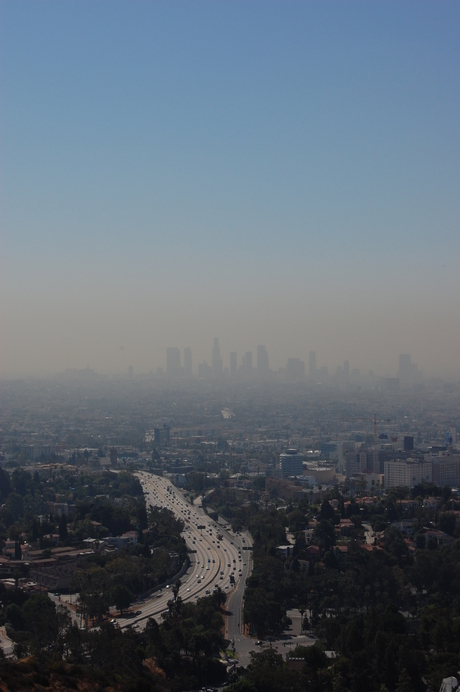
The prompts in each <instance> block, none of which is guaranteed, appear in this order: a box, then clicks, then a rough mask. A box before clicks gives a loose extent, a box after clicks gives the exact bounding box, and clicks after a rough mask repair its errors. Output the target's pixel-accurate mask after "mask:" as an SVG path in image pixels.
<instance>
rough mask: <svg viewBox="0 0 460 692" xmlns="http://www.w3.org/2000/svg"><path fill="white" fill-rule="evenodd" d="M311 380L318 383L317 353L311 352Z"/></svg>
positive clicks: (309, 362)
mask: <svg viewBox="0 0 460 692" xmlns="http://www.w3.org/2000/svg"><path fill="white" fill-rule="evenodd" d="M308 365H309V374H310V380H311V381H312V382H316V378H317V372H316V351H310V356H309V359H308Z"/></svg>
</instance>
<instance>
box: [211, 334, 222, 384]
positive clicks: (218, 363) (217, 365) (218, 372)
mask: <svg viewBox="0 0 460 692" xmlns="http://www.w3.org/2000/svg"><path fill="white" fill-rule="evenodd" d="M222 373H223V367H222V358H221V355H220V347H219V339H218V338H217V337H215V338H214V344H213V347H212V374H213V375H214V377H222Z"/></svg>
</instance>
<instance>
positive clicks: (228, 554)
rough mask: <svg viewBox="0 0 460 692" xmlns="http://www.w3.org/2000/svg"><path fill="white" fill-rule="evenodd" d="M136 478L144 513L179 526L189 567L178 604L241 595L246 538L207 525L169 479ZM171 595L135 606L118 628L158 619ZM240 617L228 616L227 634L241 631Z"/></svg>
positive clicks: (246, 559) (205, 518)
mask: <svg viewBox="0 0 460 692" xmlns="http://www.w3.org/2000/svg"><path fill="white" fill-rule="evenodd" d="M136 475H137V476H138V478H139V480H140V482H141V484H142V487H143V490H144V496H145V503H146V507H147V509H148V508H149V507H150V506H157V507H164V508H167V509H169V510H170V511H171V512H173V513H174V514H175V516H176V517H177V518H180V519H182V521H183V522H184V531H183V536H184V538H185V541H186V544H187V547H188V549H189V555H190V567H189V568H188V570H187V571H186V572H185V574H184V575H183V576H182V577H181V587H180V590H179V595H180V597H181V598H182V600H183V601H189V600H196V599H197V598H200V597H202V596H206V595H210V594H211V593H212V592H213V590H214V589H216V588H217V587H220V589H221V590H222V591H223V592H224V593H225V594H235V593H236V592H240V591H241V592H242V590H243V587H244V581H245V579H246V577H247V575H248V573H249V569H250V550H249V548H250V546H249V545H248V542H249V539H248V537H247V536H245V535H242V534H239V533H233V532H231V531H230V530H229V528H226V527H225V528H224V527H222V526H220V525H219V524H217V523H216V522H214V521H212V520H211V519H210V518H209V517H208V516H207V514H206V513H205V512H204V511H203V509H202V507H201V506H200V505H198V504H196V505H195V504H190V502H188V501H187V500H186V499H185V498H184V496H183V494H182V492H181V491H180V490H178V489H177V488H176V487H175V486H174V485H172V483H171V481H170V480H169V479H167V478H164V477H161V476H156V475H154V474H151V473H147V472H139V473H138V474H136ZM171 589H172V584H171V585H168V586H166V587H164V588H163V589H161V590H158V591H155V592H154V593H153V594H152V595H151V596H150V597H149V598H148V599H147V600H145V601H140V602H138V603H137V604H136V606H135V607H137V608H138V610H136V611H135V612H136V615H135V617H134V618H133V617H128V618H119V619H118V621H117V622H118V624H119V625H120V627H128V626H133V625H134V626H135V627H136V628H137V627H140V626H142V625H145V623H146V621H147V619H148V618H149V617H157V616H159V615H161V613H162V612H164V611H166V610H167V609H168V608H167V603H168V601H169V600H170V599H171V598H172V597H173V596H172V591H171ZM241 596H242V593H241ZM232 600H233V599H232V598H231V599H230V602H231V601H232ZM239 600H240V599H238V601H239ZM240 614H241V606H239V607H238V608H237V612H235V613H234V614H233V616H231V619H232V620H235V621H236V622H232V625H233V626H232V628H231V629H232V630H233V631H235V630H237V631H242V622H241V616H240Z"/></svg>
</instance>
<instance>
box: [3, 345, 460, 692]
mask: <svg viewBox="0 0 460 692" xmlns="http://www.w3.org/2000/svg"><path fill="white" fill-rule="evenodd" d="M177 353H178V350H176V349H168V351H167V354H166V368H165V371H161V370H160V371H157V372H156V373H152V374H150V375H135V374H134V372H133V369H132V368H129V369H128V372H127V374H126V375H123V376H122V375H120V376H118V377H114V376H111V377H107V376H99V375H98V374H97V373H96V372H94V371H93V370H91V369H90V368H87V369H84V370H79V371H78V370H69V371H66V372H65V373H63V374H61V375H57V376H55V377H49V378H46V379H43V380H39V379H35V380H16V381H3V382H2V384H1V400H2V404H1V418H2V429H1V438H0V443H1V447H0V453H1V457H0V461H1V466H2V468H1V470H0V481H1V483H0V491H1V502H2V507H1V509H0V529H1V539H2V555H1V557H0V575H1V584H2V586H1V587H0V591H1V594H2V595H1V602H2V610H1V611H0V617H1V618H2V628H1V630H0V632H1V633H2V638H1V645H2V648H3V654H4V657H5V659H4V660H5V661H8V660H9V661H14V660H15V659H17V660H18V664H19V663H20V662H21V661H22V660H29V659H27V658H26V659H24V656H26V655H27V654H29V655H30V654H31V653H33V652H36V651H37V650H40V651H42V652H45V653H46V655H47V656H48V655H49V656H51V658H52V660H61V661H62V662H63V665H64V664H65V665H64V668H63V669H62V671H64V669H65V671H66V673H65V675H71V673H70V672H69V671H70V670H71V669H75V670H77V669H78V671H79V674H78V677H80V676H81V675H83V673H82V671H85V669H86V673H85V675H87V676H89V677H88V680H87V684H90V685H91V684H95V681H94V680H95V679H94V680H92V682H90V680H91V675H93V673H94V666H95V665H96V666H98V667H99V668H100V670H101V671H105V672H104V673H102V672H101V675H102V676H105V677H103V680H104V682H103V684H104V685H105V687H106V688H107V687H111V686H114V687H113V688H114V689H117V684H118V685H121V686H122V688H123V689H139V690H141V689H165V690H169V689H171V690H181V689H184V690H186V689H197V688H198V687H199V686H203V685H204V687H205V688H206V689H207V688H210V689H211V688H212V689H214V687H215V688H218V687H221V686H222V685H225V686H229V688H230V689H232V690H240V689H241V690H245V689H256V690H259V689H260V690H263V689H279V690H283V689H289V690H291V689H299V690H300V689H305V685H307V687H306V689H312V690H333V689H337V685H338V686H339V688H340V689H343V690H358V689H364V686H365V685H368V686H370V687H369V689H380V688H381V689H382V690H383V689H388V690H391V689H413V690H438V689H439V688H440V687H441V685H442V684H447V683H445V682H444V683H443V680H444V681H445V680H446V679H448V678H449V675H451V676H454V675H455V674H456V672H457V670H456V666H457V667H458V663H457V661H458V658H457V656H458V654H457V653H456V646H457V644H456V642H457V639H456V636H457V635H456V631H457V624H456V616H455V608H456V605H455V604H456V603H457V602H460V601H459V600H458V599H459V598H460V581H459V580H458V576H457V575H458V560H459V557H458V546H459V545H460V490H459V487H460V448H458V447H457V421H458V420H459V416H460V383H459V382H455V381H453V380H451V381H443V380H428V379H424V378H423V376H422V374H421V372H420V371H419V370H418V368H417V367H413V364H412V363H411V359H410V356H408V355H406V354H404V355H402V356H400V357H399V365H398V370H397V373H395V377H389V378H386V377H377V376H372V375H371V374H369V375H368V376H367V377H363V378H358V376H357V375H356V374H355V375H353V371H350V370H349V366H348V363H347V362H345V363H344V365H343V366H342V368H338V369H337V373H336V374H335V375H331V376H328V377H326V378H325V379H324V372H323V373H322V374H321V371H318V370H316V367H315V354H314V353H310V360H309V366H310V367H309V371H308V373H305V371H304V367H300V366H298V365H297V366H296V367H297V370H296V371H295V372H296V375H297V377H294V375H292V376H291V375H290V374H289V363H291V362H292V361H289V362H288V366H287V368H286V370H285V371H283V372H278V373H273V372H271V371H270V369H269V368H268V356H267V353H266V350H265V349H264V348H263V347H259V348H258V349H257V360H256V363H255V367H254V368H253V369H252V370H244V371H241V369H238V370H236V371H233V373H232V371H231V368H230V369H228V370H227V369H225V368H223V365H222V358H221V356H220V350H219V342H218V340H217V339H215V340H214V343H213V348H212V365H211V366H208V368H209V369H208V370H207V371H206V374H205V375H203V370H204V368H203V367H202V366H200V368H199V372H198V373H195V372H194V371H193V369H192V371H191V373H188V372H187V371H186V369H184V366H182V364H181V361H180V358H179V357H178V356H177ZM179 356H180V352H179ZM187 357H188V358H190V354H189V356H187V351H186V352H185V363H186V362H187ZM232 360H233V356H231V359H230V364H231V362H232ZM248 361H249V362H250V358H249V356H248V354H245V356H244V358H243V365H244V363H245V362H246V364H247V363H248ZM298 362H300V363H301V365H302V366H303V363H302V361H298ZM296 363H297V361H296ZM291 368H292V366H291ZM447 565H449V567H447ZM446 570H447V572H446ZM44 599H45V600H44ZM184 627H185V628H186V629H187V628H189V630H187V632H186V631H185V630H183V628H184ZM357 627H358V628H359V629H361V630H362V631H368V637H369V638H370V639H369V640H366V641H363V642H361V644H360V645H359V648H358V649H357V644H356V641H355V635H353V637H352V639H351V640H348V637H350V636H352V635H351V632H353V631H354V628H357ZM37 628H38V629H37ZM190 628H191V629H190ZM171 631H174V632H175V634H174V636H173V638H172V639H171V636H172V635H171ZM459 631H460V630H459ZM348 632H349V633H350V634H348ZM168 633H169V634H168ZM373 637H376V639H375V640H374V639H373ZM387 640H388V643H387V644H384V642H385V641H387ZM396 640H397V641H398V642H399V643H398V647H400V646H401V647H403V650H404V652H405V653H404V656H402V655H401V654H400V653H396V649H395V651H394V654H393V655H392V657H391V661H389V660H387V658H385V659H380V658H379V654H378V647H379V646H380V647H383V649H382V651H383V652H384V651H386V650H387V647H388V646H390V649H391V646H395V641H396ZM109 642H110V646H109ZM191 642H192V643H193V646H192V643H191ZM391 642H393V643H391ZM440 642H442V652H441V651H438V647H439V646H441V644H440ZM119 647H122V651H123V654H121V653H120V651H121V650H120V649H119ZM133 647H134V648H133ZM361 647H363V648H366V647H367V649H366V650H367V660H366V664H365V665H363V664H361V665H359V666H358V665H357V659H356V660H355V658H356V656H362V651H361ZM376 647H377V649H376ZM446 648H447V651H452V653H451V654H449V655H448V654H446V652H445V649H446ZM134 650H135V651H136V654H135V655H134V653H133V652H134ZM130 651H132V653H131V654H130V653H129V652H130ZM376 656H377V658H375V657H376ZM385 656H387V654H385ZM449 656H450V658H449ZM10 665H13V663H11V664H10ZM66 666H71V667H70V668H68V667H66ZM20 670H21V669H20ZM53 670H54V669H53ZM59 670H60V669H59ZM62 671H61V672H62ZM9 674H11V675H14V674H16V675H20V676H22V677H21V679H22V680H23V682H22V683H21V684H23V685H26V680H29V682H27V684H31V683H30V680H35V678H36V679H37V680H39V678H40V676H43V675H45V677H46V676H48V678H47V679H48V681H49V680H50V677H49V676H50V675H51V676H53V675H54V673H53V672H50V671H48V672H47V673H46V674H44V673H42V672H39V671H38V669H37V670H35V672H33V671H32V670H29V669H26V668H24V669H22V672H20V673H19V672H17V671H15V673H14V674H13V672H12V671H10V673H9ZM56 675H58V677H59V672H58V670H57V669H56ZM34 676H35V678H34ZM37 676H38V677H37ZM126 676H128V678H133V679H135V680H136V682H133V683H132V686H131V687H129V688H128V687H124V685H126V684H127V683H126V680H125V679H126ZM266 676H269V678H270V680H267V679H266ZM40 679H41V678H40ZM101 679H102V678H101ZM123 681H125V682H123ZM338 681H339V682H338ZM40 684H42V683H40ZM56 684H57V683H56ZM85 684H86V683H85ZM251 685H252V687H251ZM377 685H378V686H379V687H377ZM404 685H405V687H404ZM45 687H46V686H45ZM446 689H448V688H446Z"/></svg>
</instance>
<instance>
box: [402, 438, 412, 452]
mask: <svg viewBox="0 0 460 692" xmlns="http://www.w3.org/2000/svg"><path fill="white" fill-rule="evenodd" d="M404 451H405V452H413V451H414V438H413V436H412V435H404Z"/></svg>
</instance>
